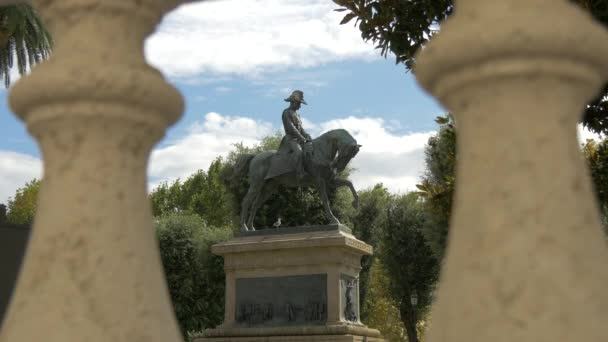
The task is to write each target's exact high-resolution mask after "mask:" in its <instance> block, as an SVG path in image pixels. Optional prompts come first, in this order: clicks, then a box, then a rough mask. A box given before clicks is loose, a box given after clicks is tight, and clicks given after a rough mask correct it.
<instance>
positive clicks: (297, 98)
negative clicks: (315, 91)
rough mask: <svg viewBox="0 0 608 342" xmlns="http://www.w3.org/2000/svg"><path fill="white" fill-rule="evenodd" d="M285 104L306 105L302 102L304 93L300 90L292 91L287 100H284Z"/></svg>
mask: <svg viewBox="0 0 608 342" xmlns="http://www.w3.org/2000/svg"><path fill="white" fill-rule="evenodd" d="M285 101H286V102H300V103H303V104H307V103H306V101H304V93H303V92H302V91H301V90H294V91H293V93H291V95H289V97H288V98H286V99H285Z"/></svg>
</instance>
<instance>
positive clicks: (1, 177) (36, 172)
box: [0, 151, 42, 204]
mask: <svg viewBox="0 0 608 342" xmlns="http://www.w3.org/2000/svg"><path fill="white" fill-rule="evenodd" d="M41 176H42V163H41V162H40V160H39V159H38V158H35V157H32V156H29V155H27V154H22V153H17V152H11V151H0V203H5V204H6V201H7V200H8V198H9V197H13V196H14V195H15V191H16V190H17V189H18V188H21V187H23V186H24V185H25V183H27V182H29V181H31V180H32V179H33V178H38V179H40V178H41Z"/></svg>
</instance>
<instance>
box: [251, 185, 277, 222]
mask: <svg viewBox="0 0 608 342" xmlns="http://www.w3.org/2000/svg"><path fill="white" fill-rule="evenodd" d="M276 188H277V187H276V184H275V182H273V181H267V182H266V184H265V185H264V186H262V188H261V190H260V192H259V193H258V195H257V196H256V198H255V200H254V201H253V204H252V205H251V210H250V211H249V219H248V220H247V226H249V227H253V220H254V219H255V215H256V214H257V212H258V210H259V209H260V207H262V204H264V202H266V201H267V200H268V199H269V198H270V196H271V195H272V194H273V193H274V192H275V190H276Z"/></svg>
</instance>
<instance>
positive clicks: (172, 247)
mask: <svg viewBox="0 0 608 342" xmlns="http://www.w3.org/2000/svg"><path fill="white" fill-rule="evenodd" d="M156 234H157V237H158V242H159V247H160V253H161V259H162V263H163V267H164V271H165V277H166V279H167V285H168V287H169V293H170V295H171V301H172V302H173V308H174V310H175V315H176V317H177V320H178V322H179V326H180V328H181V331H182V333H183V334H184V336H186V334H187V333H188V332H189V331H201V330H203V329H207V328H214V327H215V326H217V325H218V324H220V323H221V322H222V320H223V317H224V283H225V275H224V268H223V260H222V257H220V256H216V255H213V254H212V253H211V251H210V248H211V245H213V244H216V243H219V242H222V241H225V240H228V239H229V238H230V236H231V232H230V230H227V229H222V228H214V227H210V226H208V225H206V223H205V221H204V220H203V219H202V218H201V217H200V216H198V215H196V214H192V213H172V214H168V215H166V216H164V217H162V218H160V219H157V221H156Z"/></svg>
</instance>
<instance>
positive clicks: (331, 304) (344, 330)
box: [201, 225, 382, 341]
mask: <svg viewBox="0 0 608 342" xmlns="http://www.w3.org/2000/svg"><path fill="white" fill-rule="evenodd" d="M281 230H282V231H285V232H288V233H287V234H276V233H274V232H272V233H269V234H260V233H256V234H250V233H245V234H241V235H240V236H238V237H236V238H234V239H232V240H230V241H226V242H224V243H220V244H217V245H214V246H213V247H212V251H213V253H216V254H219V255H222V256H223V257H224V269H225V270H226V313H225V317H224V323H223V324H222V325H221V326H220V327H218V328H217V329H210V330H206V331H205V332H204V338H202V339H201V341H206V340H213V341H260V338H262V340H264V338H266V339H267V340H264V341H292V340H293V341H363V340H365V339H366V338H367V340H366V341H382V338H381V336H380V333H379V332H378V331H377V330H374V329H369V328H367V327H365V326H364V325H363V324H361V323H360V322H359V320H358V317H359V305H358V303H359V293H358V282H357V280H358V276H359V271H360V270H361V256H363V255H368V254H371V253H372V248H371V246H369V245H367V244H366V243H364V242H362V241H359V240H357V239H356V238H355V237H354V236H353V235H351V234H350V233H349V232H350V229H348V228H346V227H343V226H342V227H340V226H338V225H331V226H329V227H327V226H319V227H313V229H309V230H305V229H303V228H302V227H297V228H295V229H292V228H285V229H281ZM273 282H275V283H274V284H273ZM300 282H301V283H306V282H307V283H308V284H301V283H300ZM321 283H323V284H321ZM290 284H291V285H290ZM294 284H295V285H294ZM247 286H250V287H251V289H247V288H246V287H247ZM290 286H291V288H285V287H290ZM321 287H323V289H321ZM323 290H324V291H323ZM293 292H296V294H295V295H293V296H291V295H289V294H290V293H293ZM244 294H245V295H244ZM272 296H275V297H276V298H271V297H272ZM324 296H325V297H324ZM245 297H247V300H244V299H243V298H245ZM254 297H255V298H256V299H254ZM323 297H324V298H326V299H325V300H323ZM282 298H288V299H290V300H292V301H294V304H296V306H299V309H297V310H296V311H299V312H296V313H295V318H296V319H295V320H294V321H293V322H289V321H288V320H286V319H285V318H286V316H288V315H289V314H288V313H287V311H285V310H282V308H280V306H281V303H283V302H285V300H284V299H282ZM295 302H297V303H295ZM269 303H272V309H270V306H268V305H267V304H269ZM241 304H249V309H248V308H247V307H244V308H242V306H241ZM251 304H253V305H254V306H251ZM265 304H266V306H265ZM319 304H320V305H319ZM255 305H258V307H257V309H255ZM323 305H325V307H323ZM277 307H278V308H277ZM347 308H348V310H347ZM246 310H248V312H249V314H246V315H245V316H246V317H243V315H242V312H243V311H246ZM253 311H256V312H257V314H252V312H253ZM270 312H272V315H270V314H269V313H270ZM275 314H276V315H278V316H277V317H275ZM307 315H308V316H309V318H310V317H312V318H314V319H312V320H307V319H305V317H306V316H307ZM271 316H272V318H271ZM247 318H249V319H250V320H253V322H248V321H247ZM302 318H304V319H302ZM308 335H310V336H308ZM262 336H265V337H262Z"/></svg>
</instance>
